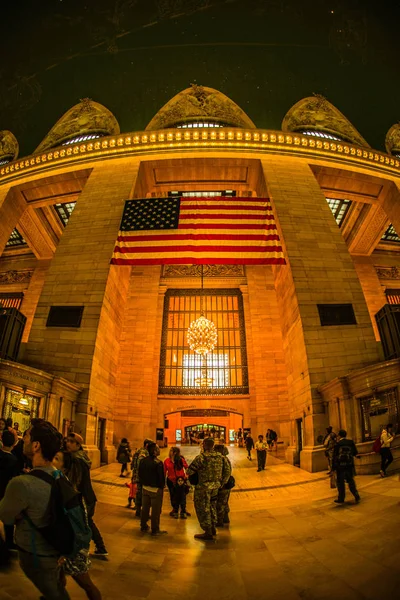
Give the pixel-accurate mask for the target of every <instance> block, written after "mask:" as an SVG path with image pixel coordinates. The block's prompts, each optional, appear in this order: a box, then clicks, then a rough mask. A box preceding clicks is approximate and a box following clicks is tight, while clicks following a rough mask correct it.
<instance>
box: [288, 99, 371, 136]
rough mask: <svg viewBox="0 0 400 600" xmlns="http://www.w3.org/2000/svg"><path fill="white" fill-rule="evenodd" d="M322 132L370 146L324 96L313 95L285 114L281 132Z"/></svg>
mask: <svg viewBox="0 0 400 600" xmlns="http://www.w3.org/2000/svg"><path fill="white" fill-rule="evenodd" d="M305 129H306V130H307V129H309V130H311V131H323V132H326V133H330V134H333V135H336V136H339V137H340V138H341V139H343V140H345V141H348V142H350V144H358V145H360V146H363V147H366V148H370V145H369V144H368V142H366V140H364V138H363V137H362V136H361V135H360V133H359V132H358V131H357V129H356V128H355V127H354V125H353V124H352V123H350V121H349V120H348V119H347V118H346V117H345V116H344V115H343V114H342V113H341V112H340V110H338V109H337V108H336V106H334V105H333V104H331V103H330V102H329V101H328V100H327V99H326V98H324V96H321V95H320V94H314V96H309V97H307V98H303V99H302V100H300V101H299V102H297V103H296V104H295V105H294V106H292V108H291V109H289V111H288V112H287V113H286V115H285V117H284V119H283V122H282V130H283V131H301V130H305Z"/></svg>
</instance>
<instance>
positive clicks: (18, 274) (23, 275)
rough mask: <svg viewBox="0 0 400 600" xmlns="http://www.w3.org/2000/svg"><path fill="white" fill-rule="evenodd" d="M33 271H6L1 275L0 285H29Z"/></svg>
mask: <svg viewBox="0 0 400 600" xmlns="http://www.w3.org/2000/svg"><path fill="white" fill-rule="evenodd" d="M32 275H33V271H6V272H5V273H0V283H6V284H7V283H29V282H30V280H31V278H32Z"/></svg>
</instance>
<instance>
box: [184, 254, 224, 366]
mask: <svg viewBox="0 0 400 600" xmlns="http://www.w3.org/2000/svg"><path fill="white" fill-rule="evenodd" d="M201 291H202V292H203V265H201ZM217 340H218V332H217V328H216V327H215V324H214V323H213V322H212V321H210V320H209V319H207V318H206V317H205V316H204V310H203V294H201V296H200V317H199V318H198V319H196V320H195V321H192V322H191V323H190V325H189V328H188V330H187V341H188V344H189V348H190V349H191V350H193V352H196V354H200V356H205V355H206V354H208V353H209V352H212V351H213V350H214V348H215V346H216V344H217ZM206 378H207V377H206Z"/></svg>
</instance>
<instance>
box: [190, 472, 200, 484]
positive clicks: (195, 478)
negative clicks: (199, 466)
mask: <svg viewBox="0 0 400 600" xmlns="http://www.w3.org/2000/svg"><path fill="white" fill-rule="evenodd" d="M189 481H190V483H191V485H197V484H198V483H199V474H198V472H197V471H195V472H194V473H192V474H191V475H189Z"/></svg>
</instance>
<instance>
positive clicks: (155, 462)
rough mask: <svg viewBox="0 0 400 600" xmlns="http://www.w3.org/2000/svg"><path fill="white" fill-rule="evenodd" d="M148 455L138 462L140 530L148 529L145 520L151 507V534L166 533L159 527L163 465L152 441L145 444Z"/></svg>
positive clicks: (157, 449) (163, 481) (163, 480)
mask: <svg viewBox="0 0 400 600" xmlns="http://www.w3.org/2000/svg"><path fill="white" fill-rule="evenodd" d="M147 451H148V456H146V457H144V458H142V460H141V461H140V463H139V482H140V484H141V486H142V489H143V504H142V510H141V517H140V530H141V531H148V530H149V529H150V528H149V526H148V524H147V521H148V520H149V517H150V509H151V535H153V536H158V535H163V534H166V533H168V532H167V531H165V530H162V529H160V515H161V508H162V503H163V495H164V487H165V474H164V465H163V463H162V461H161V460H159V458H158V456H159V454H160V449H159V447H158V446H157V444H155V443H154V442H152V443H150V444H148V446H147Z"/></svg>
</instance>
